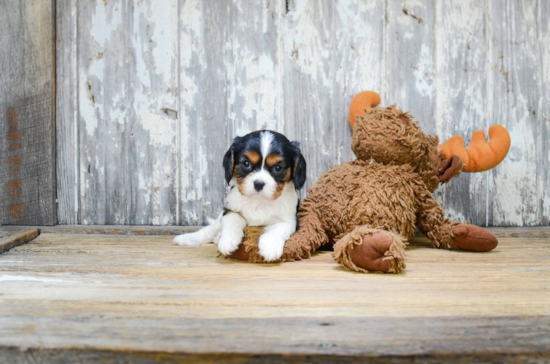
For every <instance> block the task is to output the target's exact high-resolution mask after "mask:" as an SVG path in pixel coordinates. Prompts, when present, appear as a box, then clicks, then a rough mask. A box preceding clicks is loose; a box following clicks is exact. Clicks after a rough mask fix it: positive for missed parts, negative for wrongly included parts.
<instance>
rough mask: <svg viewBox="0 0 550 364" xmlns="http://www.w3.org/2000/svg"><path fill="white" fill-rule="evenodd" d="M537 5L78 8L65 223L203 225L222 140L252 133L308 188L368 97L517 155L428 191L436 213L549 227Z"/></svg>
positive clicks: (542, 37)
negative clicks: (292, 150)
mask: <svg viewBox="0 0 550 364" xmlns="http://www.w3.org/2000/svg"><path fill="white" fill-rule="evenodd" d="M538 3H540V2H538ZM538 3H537V2H517V3H510V7H513V8H510V9H502V7H501V6H499V5H498V3H497V2H496V1H495V0H488V1H487V2H478V1H475V0H465V1H461V2H454V3H444V4H440V3H437V4H435V5H434V3H433V2H425V1H420V0H414V1H412V0H407V1H404V2H390V1H385V2H384V1H380V2H377V1H369V2H365V1H357V0H342V1H338V2H328V1H319V2H315V1H307V0H295V1H291V2H289V7H290V9H289V10H290V11H289V12H288V13H286V3H285V2H284V1H277V2H271V1H269V2H264V1H259V2H253V3H250V4H244V3H242V2H239V1H231V2H227V3H223V4H220V3H215V2H206V1H199V0H187V1H184V2H181V1H180V2H178V1H176V0H169V1H162V0H144V1H141V2H138V3H135V4H132V6H128V4H126V3H119V4H114V2H108V4H105V3H103V2H98V3H97V4H87V6H81V7H79V11H81V12H83V13H82V14H78V15H79V17H78V18H79V21H80V22H82V25H81V27H80V28H79V29H80V30H79V31H78V32H77V31H76V30H75V32H74V34H75V35H76V34H78V37H79V39H78V52H79V55H78V67H79V70H78V74H79V76H78V86H79V87H78V97H77V96H76V95H75V100H77V104H78V115H80V118H79V120H78V128H79V131H80V133H81V134H80V135H77V136H75V137H74V138H67V139H66V140H75V141H76V142H77V143H78V142H80V141H83V144H84V145H81V146H80V151H79V155H80V159H79V161H78V167H79V168H80V171H79V173H80V174H79V176H80V181H81V182H80V183H81V185H80V199H81V200H82V203H81V205H78V204H76V205H75V206H74V207H73V208H74V209H78V208H80V209H81V211H75V214H81V215H82V222H83V223H91V224H92V223H95V224H97V223H103V221H106V220H105V219H108V222H109V223H116V222H119V223H128V222H129V221H131V222H134V223H136V222H139V223H143V224H174V223H176V222H182V223H185V224H202V223H205V222H206V220H205V219H206V216H208V215H216V214H217V212H219V211H217V210H219V209H220V208H221V204H222V200H223V198H222V197H223V195H224V191H223V189H224V188H225V182H224V180H223V171H222V170H221V166H220V165H221V158H222V156H223V153H224V152H225V150H226V149H227V147H228V143H229V141H230V139H231V138H232V137H233V136H235V135H244V134H247V133H249V132H251V131H253V130H256V129H259V128H270V129H274V130H278V131H281V132H285V133H286V134H287V135H288V136H289V137H290V138H291V139H297V140H299V141H300V142H301V143H302V148H303V150H304V153H305V154H306V158H307V159H308V167H309V168H308V178H309V181H308V185H309V186H311V185H312V184H313V183H314V182H315V180H316V178H317V177H318V175H319V174H320V173H322V172H324V171H326V170H327V169H328V168H330V166H332V165H334V164H337V163H341V162H344V161H347V160H350V159H352V158H354V156H353V153H352V152H351V150H350V148H349V136H350V134H351V133H350V130H349V126H348V125H347V120H346V117H347V115H346V113H347V105H348V103H349V101H350V100H351V97H352V96H353V95H354V94H355V93H357V92H359V91H362V90H366V89H373V90H377V91H379V92H380V93H381V94H382V98H383V100H382V104H383V105H388V104H392V103H394V102H396V103H397V104H398V106H399V107H402V108H404V109H406V110H411V113H412V114H413V115H415V116H416V117H417V118H418V119H419V120H420V122H421V126H422V127H423V128H424V129H425V130H428V131H430V132H437V133H438V134H439V135H440V136H441V138H442V139H446V138H448V137H450V136H451V135H453V134H461V135H462V136H463V137H464V138H465V139H466V140H468V139H469V138H470V136H471V133H472V131H473V130H476V129H484V130H488V127H489V125H491V124H493V123H503V124H505V125H506V126H507V127H508V128H509V130H510V132H511V134H512V135H513V141H512V142H513V148H515V149H512V150H511V152H510V153H511V154H510V156H509V158H508V159H507V160H506V161H505V162H503V164H502V165H501V166H499V167H497V169H495V170H494V171H491V172H490V173H485V174H475V175H468V174H463V175H462V176H460V177H459V179H457V180H456V181H451V184H450V185H449V186H446V187H444V188H442V189H441V190H440V191H439V195H438V200H440V201H442V203H443V205H444V207H445V208H446V210H447V214H448V216H451V217H453V218H455V219H460V220H461V221H462V220H468V221H471V218H470V217H471V216H470V215H472V214H473V213H474V215H475V213H478V212H479V211H482V212H483V211H484V212H485V219H486V220H485V221H473V222H474V223H481V224H483V223H485V222H489V221H490V222H491V223H492V224H494V225H499V224H504V225H509V224H511V225H523V224H537V223H540V221H541V218H544V217H546V219H547V220H548V214H549V213H550V192H548V191H550V187H548V183H549V181H550V176H549V175H548V174H547V175H546V176H544V175H541V173H543V172H540V170H541V169H543V168H544V166H548V165H550V152H549V150H548V147H544V146H543V145H542V143H544V142H545V141H544V140H542V138H543V136H542V135H549V134H548V132H547V133H546V134H541V131H545V130H547V129H548V128H549V127H550V121H548V122H545V121H544V120H546V119H550V116H549V115H548V106H547V105H550V103H548V102H547V100H546V99H545V97H546V98H547V95H549V94H550V91H549V89H548V86H547V84H550V71H549V70H550V67H545V66H544V65H545V64H547V63H549V62H547V61H548V60H550V47H545V46H544V45H545V44H547V43H548V39H550V35H549V34H550V32H549V29H548V25H546V24H543V23H541V21H542V20H541V19H545V17H544V14H539V13H537V12H538V11H540V9H538V7H537V4H538ZM268 5H269V6H268ZM404 8H405V9H406V10H407V12H408V14H404V12H403V9H404ZM130 10H131V11H133V12H132V13H131V14H129V13H128V12H129V11H130ZM178 10H179V14H178ZM386 11H387V13H386ZM487 11H489V12H488V13H487ZM412 15H414V16H415V17H417V18H418V19H415V18H414V17H413V16H412ZM420 18H421V19H422V21H420V20H419V19H420ZM386 19H387V21H386ZM83 29H84V30H85V31H82V30H83ZM510 29H513V30H514V31H513V32H512V31H510ZM178 31H179V34H178ZM178 40H179V42H178ZM501 54H502V58H501ZM541 57H542V59H543V60H544V61H543V62H542V63H540V62H541ZM541 64H542V65H543V66H542V67H541V66H540V65H541ZM493 67H495V69H493ZM213 99H214V101H213ZM163 110H169V112H165V111H163ZM533 111H536V112H537V116H536V117H534V116H533V115H532V112H533ZM174 115H177V116H174ZM212 115H214V117H213V118H214V119H215V120H211V119H208V118H212ZM75 124H76V123H75ZM93 141H96V142H97V143H93ZM541 152H542V153H546V154H545V155H542V156H541V155H540V153H541ZM541 158H542V159H541ZM544 158H546V160H544ZM88 166H90V169H91V171H90V173H88ZM533 171H537V172H535V173H536V177H534V176H533ZM130 186H132V187H130ZM130 188H131V189H130ZM180 191H181V193H180ZM115 200H116V201H115ZM174 200H176V201H174ZM60 203H63V201H61V202H60ZM174 205H178V206H182V208H180V209H177V210H178V211H177V212H176V213H175V214H174ZM107 211H108V212H107ZM130 211H136V216H130V215H129V212H130ZM490 212H492V215H491V216H489V215H488V214H489V213H490ZM106 214H110V215H109V216H106ZM178 214H181V216H178ZM178 217H179V220H178ZM476 218H477V217H476ZM479 218H480V219H482V217H479Z"/></svg>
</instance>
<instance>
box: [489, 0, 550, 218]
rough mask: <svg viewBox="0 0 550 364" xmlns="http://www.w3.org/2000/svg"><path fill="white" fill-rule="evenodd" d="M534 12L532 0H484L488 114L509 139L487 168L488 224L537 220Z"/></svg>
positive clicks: (537, 63) (537, 47) (538, 181)
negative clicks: (505, 152) (502, 156)
mask: <svg viewBox="0 0 550 364" xmlns="http://www.w3.org/2000/svg"><path fill="white" fill-rule="evenodd" d="M539 11H540V9H539V8H538V6H537V2H536V1H523V2H517V1H506V2H505V3H504V4H503V2H502V1H495V0H491V1H490V2H489V18H490V24H489V47H490V66H491V70H490V72H489V86H488V88H489V90H488V92H489V94H490V97H489V112H488V115H489V120H492V121H493V122H498V123H499V124H502V125H504V126H505V127H506V128H507V129H508V131H509V132H510V136H511V138H512V146H511V147H510V151H509V152H508V156H507V157H506V159H505V160H504V161H503V162H502V163H501V164H500V165H499V166H497V167H496V168H495V169H494V170H492V171H491V172H489V176H490V180H489V183H490V185H489V189H490V193H489V225H497V226H498V225H500V226H532V225H541V224H542V214H541V200H542V196H541V195H540V193H541V191H542V189H541V187H540V184H541V182H542V181H541V174H542V173H546V171H542V170H539V168H538V167H539V166H540V159H541V158H542V156H541V154H540V152H541V147H540V145H541V143H545V144H547V141H542V140H541V135H540V127H538V123H539V122H540V119H539V116H538V115H537V113H540V109H539V102H540V87H538V81H537V80H539V79H540V78H541V74H540V44H539V41H538V38H537V37H536V36H534V35H535V34H537V32H538V24H539V23H538V21H539V15H538V14H539ZM543 21H544V20H543ZM520 65H521V66H520Z"/></svg>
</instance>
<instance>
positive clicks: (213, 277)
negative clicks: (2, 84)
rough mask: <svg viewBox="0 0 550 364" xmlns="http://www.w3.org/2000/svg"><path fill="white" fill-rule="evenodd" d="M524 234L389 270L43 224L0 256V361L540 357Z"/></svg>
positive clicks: (542, 338)
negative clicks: (53, 229)
mask: <svg viewBox="0 0 550 364" xmlns="http://www.w3.org/2000/svg"><path fill="white" fill-rule="evenodd" d="M525 231H527V232H528V234H527V235H529V236H530V237H513V236H514V235H513V233H510V234H501V235H502V236H504V237H501V238H500V244H499V246H498V247H497V249H495V250H494V251H493V252H490V253H467V252H450V251H443V250H435V249H432V248H430V245H429V243H428V241H427V240H426V239H415V240H413V242H412V243H411V245H410V246H409V247H408V250H407V251H408V258H407V259H408V260H407V269H406V271H405V273H404V274H401V275H391V274H359V273H353V272H350V271H347V270H345V269H343V268H342V267H340V266H338V265H337V264H336V263H335V262H334V261H333V260H332V257H331V255H330V252H326V251H325V252H319V253H317V254H315V255H314V256H313V257H312V259H309V260H306V261H300V262H293V263H284V264H268V265H253V264H248V263H243V262H237V261H232V260H228V259H225V258H222V257H218V253H217V249H216V247H215V246H214V245H205V246H202V247H198V248H186V247H179V246H175V245H173V244H172V242H171V240H172V236H167V235H160V236H159V235H149V236H147V235H145V236H144V235H120V234H119V235H109V234H69V233H64V234H58V233H44V232H43V233H42V234H41V235H40V236H38V237H37V238H36V239H34V240H32V241H30V242H29V243H27V244H24V245H20V246H17V247H14V248H12V249H11V250H10V251H8V252H5V253H4V254H2V255H0V363H18V364H19V363H35V362H46V363H49V362H52V363H87V362H93V361H95V360H101V362H103V363H108V364H110V363H126V362H131V363H140V364H141V363H188V362H189V363H194V362H213V361H216V360H217V361H222V362H231V363H241V362H245V363H264V362H277V363H279V362H280V363H283V362H310V363H311V362H313V363H321V362H334V361H337V362H345V363H348V362H349V363H351V362H369V361H371V362H392V363H393V362H406V361H409V360H411V359H414V360H416V361H417V362H427V363H432V362H433V363H436V362H470V361H474V360H477V361H483V362H501V361H506V360H508V361H510V362H516V361H524V360H528V361H530V362H547V361H549V360H550V237H548V236H547V234H546V233H545V232H537V231H535V230H532V229H531V230H525V229H524V230H523V233H521V232H520V234H519V235H522V234H523V235H525ZM517 235H518V234H517V233H516V236H517Z"/></svg>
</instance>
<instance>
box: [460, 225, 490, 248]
mask: <svg viewBox="0 0 550 364" xmlns="http://www.w3.org/2000/svg"><path fill="white" fill-rule="evenodd" d="M452 237H453V241H454V243H455V244H456V246H457V247H458V248H460V249H462V250H467V251H471V252H488V251H491V250H493V249H494V248H496V247H497V245H498V240H497V238H496V237H495V236H494V235H493V234H491V233H490V232H489V231H487V230H485V229H484V228H481V227H479V226H475V225H469V224H460V225H457V226H455V227H453V230H452Z"/></svg>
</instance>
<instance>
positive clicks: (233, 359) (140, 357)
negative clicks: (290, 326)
mask: <svg viewBox="0 0 550 364" xmlns="http://www.w3.org/2000/svg"><path fill="white" fill-rule="evenodd" d="M488 344H491V343H488ZM412 358H414V362H415V363H422V364H439V363H457V364H458V363H512V364H515V363H547V362H548V360H549V358H548V355H546V354H544V353H543V354H500V355H499V354H489V355H476V354H458V355H452V356H446V355H428V356H423V357H419V356H412V357H409V356H406V355H404V356H400V357H399V356H395V355H390V356H388V357H384V358H382V357H380V356H367V355H365V356H344V355H292V354H283V355H273V354H269V355H250V354H248V355H247V354H212V355H209V354H204V355H201V354H199V355H193V354H186V353H147V352H127V351H126V352H118V351H105V350H101V351H97V350H90V349H71V350H48V349H28V350H24V351H22V350H20V349H14V348H0V359H6V360H11V361H13V362H15V363H18V364H34V363H36V362H37V361H39V362H43V363H44V362H45V363H51V364H65V363H78V364H80V363H94V362H101V363H104V364H119V363H132V364H160V363H166V364H173V363H178V364H196V363H201V364H202V363H204V364H209V363H246V364H269V363H293V364H294V363H307V364H322V363H342V364H351V363H382V364H385V363H388V364H389V363H391V364H399V363H410V362H411V360H412Z"/></svg>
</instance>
